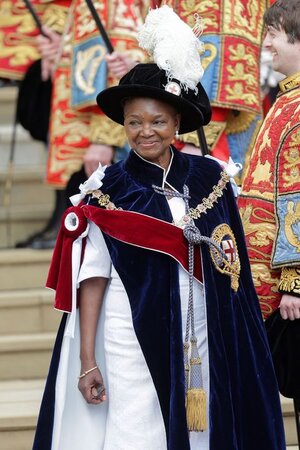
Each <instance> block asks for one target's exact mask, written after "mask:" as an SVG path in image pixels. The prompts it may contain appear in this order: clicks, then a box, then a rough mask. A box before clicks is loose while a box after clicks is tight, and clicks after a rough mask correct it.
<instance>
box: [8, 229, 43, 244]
mask: <svg viewBox="0 0 300 450" xmlns="http://www.w3.org/2000/svg"><path fill="white" fill-rule="evenodd" d="M44 231H45V230H42V231H39V232H38V233H35V234H33V235H31V236H29V237H28V238H27V239H25V241H20V242H17V243H16V245H15V248H29V247H30V245H31V243H32V242H33V241H34V240H35V239H39V238H40V237H41V236H43V233H44Z"/></svg>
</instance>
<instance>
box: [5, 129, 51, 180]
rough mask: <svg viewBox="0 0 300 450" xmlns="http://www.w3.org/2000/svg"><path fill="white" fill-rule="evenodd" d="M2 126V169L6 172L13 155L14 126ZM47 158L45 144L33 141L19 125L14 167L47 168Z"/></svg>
mask: <svg viewBox="0 0 300 450" xmlns="http://www.w3.org/2000/svg"><path fill="white" fill-rule="evenodd" d="M0 124H1V125H0V149H1V160H0V169H1V170H6V169H7V167H8V162H9V161H10V155H11V141H12V134H13V124H12V123H8V124H3V122H0ZM47 157H48V153H47V148H46V146H45V144H44V143H43V142H40V141H36V140H34V139H32V138H31V136H30V134H29V133H28V132H27V131H26V130H24V128H23V127H22V126H21V125H17V128H16V136H15V147H14V151H13V162H14V165H15V166H18V167H27V168H31V167H35V166H40V165H42V166H43V167H44V168H45V167H46V161H47ZM44 172H45V170H44Z"/></svg>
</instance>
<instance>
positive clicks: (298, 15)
mask: <svg viewBox="0 0 300 450" xmlns="http://www.w3.org/2000/svg"><path fill="white" fill-rule="evenodd" d="M264 22H265V25H266V28H267V30H266V36H265V39H264V42H263V46H264V47H265V48H266V49H268V50H269V51H270V52H271V53H272V56H273V68H274V70H276V71H278V72H281V73H283V74H284V75H286V76H291V75H293V74H294V73H296V72H299V71H300V0H277V1H276V2H275V3H273V5H272V6H271V7H270V8H269V9H268V10H267V11H266V12H265V15H264Z"/></svg>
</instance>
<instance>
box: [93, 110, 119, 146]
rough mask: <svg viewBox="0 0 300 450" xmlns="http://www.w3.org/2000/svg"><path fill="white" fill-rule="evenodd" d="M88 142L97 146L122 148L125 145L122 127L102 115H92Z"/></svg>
mask: <svg viewBox="0 0 300 450" xmlns="http://www.w3.org/2000/svg"><path fill="white" fill-rule="evenodd" d="M90 140H91V142H94V143H98V144H106V145H113V146H114V147H123V146H124V145H125V144H126V135H125V132H124V127H123V126H122V125H119V124H117V123H115V122H113V121H112V120H110V119H109V118H108V117H107V116H105V115H104V114H93V115H92V120H91V124H90Z"/></svg>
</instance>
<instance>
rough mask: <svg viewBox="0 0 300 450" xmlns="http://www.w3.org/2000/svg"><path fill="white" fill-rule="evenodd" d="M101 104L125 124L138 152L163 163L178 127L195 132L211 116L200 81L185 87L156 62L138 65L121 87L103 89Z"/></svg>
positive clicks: (100, 96)
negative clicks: (163, 156)
mask: <svg viewBox="0 0 300 450" xmlns="http://www.w3.org/2000/svg"><path fill="white" fill-rule="evenodd" d="M97 103H98V105H99V107H100V108H101V110H102V111H103V112H104V113H105V114H106V115H107V116H108V117H110V118H111V119H112V120H114V121H115V122H117V123H120V124H122V125H125V131H126V134H127V137H128V141H129V143H130V145H131V147H132V148H133V149H134V150H135V151H136V152H137V153H139V154H140V155H141V156H143V157H144V158H145V159H149V160H151V161H153V162H157V163H159V164H161V161H163V160H164V158H162V157H161V156H162V155H163V154H165V155H166V154H170V151H169V146H170V143H171V142H172V140H173V139H174V136H175V132H176V130H177V131H178V132H179V134H183V133H188V132H190V131H194V130H196V129H198V128H199V127H201V126H202V125H206V124H207V123H208V122H209V121H210V117H211V107H210V103H209V100H208V97H207V95H206V92H205V90H204V89H203V87H202V85H201V84H200V83H198V84H197V88H196V89H195V90H192V89H188V88H187V89H185V88H184V87H181V85H180V82H179V81H178V80H176V79H169V78H168V76H167V74H166V72H165V71H164V70H162V69H160V68H159V67H158V66H157V65H156V64H137V65H136V66H135V67H134V68H133V69H132V70H131V71H130V72H128V73H127V74H126V75H125V76H124V77H123V78H122V79H121V80H120V83H119V85H118V86H114V87H112V88H108V89H105V90H104V91H102V92H101V93H100V94H99V95H98V96H97ZM146 141H147V142H146ZM158 156H159V157H158Z"/></svg>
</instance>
